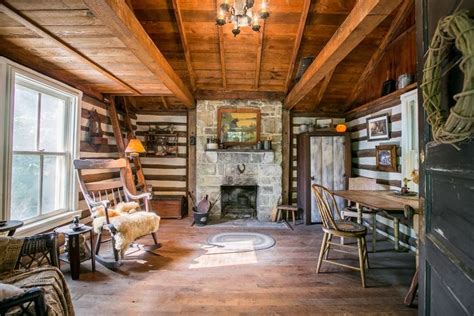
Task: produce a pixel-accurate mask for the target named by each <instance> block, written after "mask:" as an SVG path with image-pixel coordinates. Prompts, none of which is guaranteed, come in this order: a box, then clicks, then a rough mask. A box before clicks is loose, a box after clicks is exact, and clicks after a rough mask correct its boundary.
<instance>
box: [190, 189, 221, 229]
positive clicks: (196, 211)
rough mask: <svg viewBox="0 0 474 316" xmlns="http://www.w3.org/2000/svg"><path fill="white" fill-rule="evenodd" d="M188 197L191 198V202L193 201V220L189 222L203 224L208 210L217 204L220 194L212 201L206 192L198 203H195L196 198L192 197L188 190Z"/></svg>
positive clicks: (205, 221) (205, 222)
mask: <svg viewBox="0 0 474 316" xmlns="http://www.w3.org/2000/svg"><path fill="white" fill-rule="evenodd" d="M188 195H189V197H190V198H191V202H192V203H193V218H194V221H193V223H192V224H191V226H194V225H198V226H204V225H206V224H207V219H208V217H209V216H208V215H209V212H210V211H211V210H212V209H213V208H214V206H215V205H216V204H217V202H218V201H219V200H220V198H221V195H220V194H219V196H218V197H217V198H216V199H215V201H214V202H211V201H209V195H207V194H206V196H205V197H204V198H203V199H202V200H201V201H199V203H198V204H197V205H196V202H195V201H196V199H195V198H194V195H193V194H192V193H191V192H188Z"/></svg>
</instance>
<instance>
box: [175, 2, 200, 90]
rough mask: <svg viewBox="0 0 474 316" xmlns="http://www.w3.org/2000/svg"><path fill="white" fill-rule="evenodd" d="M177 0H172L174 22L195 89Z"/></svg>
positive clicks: (189, 55) (186, 40)
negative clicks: (176, 25)
mask: <svg viewBox="0 0 474 316" xmlns="http://www.w3.org/2000/svg"><path fill="white" fill-rule="evenodd" d="M178 1H179V0H173V8H174V14H175V17H176V22H177V24H178V30H179V36H180V38H181V45H182V46H183V51H184V59H185V60H186V66H187V68H188V73H189V80H190V81H191V86H192V88H193V90H195V89H196V80H195V74H194V70H193V65H192V63H191V53H190V52H189V45H188V39H187V38H186V32H185V31H184V24H183V17H182V16H181V9H180V8H179V3H178Z"/></svg>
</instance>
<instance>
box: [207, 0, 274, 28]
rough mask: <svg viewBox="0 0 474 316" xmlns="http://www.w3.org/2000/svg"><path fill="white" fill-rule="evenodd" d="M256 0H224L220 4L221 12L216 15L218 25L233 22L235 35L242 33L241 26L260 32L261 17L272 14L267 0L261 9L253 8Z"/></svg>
mask: <svg viewBox="0 0 474 316" xmlns="http://www.w3.org/2000/svg"><path fill="white" fill-rule="evenodd" d="M254 4H255V0H234V2H233V4H232V5H231V4H229V0H224V2H222V3H221V4H220V5H219V9H220V10H219V12H218V13H217V17H216V25H218V26H223V25H225V24H226V23H233V24H234V28H233V29H232V34H234V37H236V36H237V35H239V34H240V27H241V26H244V27H250V28H251V29H252V30H253V31H255V32H260V28H261V26H260V21H259V19H260V18H262V19H266V18H268V17H269V16H270V14H269V13H268V7H267V0H263V1H262V2H261V4H260V7H261V8H260V11H259V12H258V13H257V10H253V11H252V8H253V7H254Z"/></svg>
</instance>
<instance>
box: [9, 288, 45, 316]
mask: <svg viewBox="0 0 474 316" xmlns="http://www.w3.org/2000/svg"><path fill="white" fill-rule="evenodd" d="M28 302H33V303H34V310H35V313H36V315H46V309H45V304H44V291H43V290H42V289H41V288H38V287H33V288H31V289H28V290H26V291H25V292H24V293H22V294H20V295H16V296H13V297H9V298H7V299H4V300H2V301H0V314H2V315H3V314H6V313H7V312H8V311H9V310H10V309H12V308H15V307H20V306H21V305H23V304H25V303H28Z"/></svg>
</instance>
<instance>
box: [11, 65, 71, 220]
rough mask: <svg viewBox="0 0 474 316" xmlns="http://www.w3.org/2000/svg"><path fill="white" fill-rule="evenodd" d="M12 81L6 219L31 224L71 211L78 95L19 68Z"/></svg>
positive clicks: (15, 71)
mask: <svg viewBox="0 0 474 316" xmlns="http://www.w3.org/2000/svg"><path fill="white" fill-rule="evenodd" d="M7 75H8V73H7ZM9 77H10V78H9V80H7V81H9V82H10V97H9V98H8V100H7V102H6V105H7V109H6V110H7V111H5V112H6V113H7V114H8V115H9V118H10V119H9V122H8V125H9V127H8V129H7V131H6V133H5V134H6V135H9V137H6V139H7V141H6V143H7V146H6V147H7V148H9V150H8V155H7V159H6V163H5V164H4V165H5V166H7V170H10V172H9V173H8V175H9V176H8V177H7V179H6V182H7V183H6V193H7V194H6V195H5V196H6V198H5V201H4V203H3V204H4V205H6V209H7V210H8V211H7V212H6V214H3V217H4V218H10V219H19V220H23V221H26V222H33V221H35V220H38V219H44V218H46V217H49V216H53V215H57V214H59V213H61V212H66V211H70V210H73V209H74V208H75V197H76V194H75V193H74V192H75V189H74V174H73V168H72V160H73V159H74V158H75V155H76V137H77V132H76V131H77V123H76V121H77V107H78V94H77V92H75V91H71V90H70V89H67V88H64V87H62V85H58V84H57V83H55V82H53V81H48V80H45V79H43V78H37V77H36V76H34V75H31V74H29V73H27V72H24V71H20V70H18V69H15V68H11V70H10V72H9ZM71 92H72V93H71Z"/></svg>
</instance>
